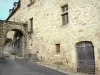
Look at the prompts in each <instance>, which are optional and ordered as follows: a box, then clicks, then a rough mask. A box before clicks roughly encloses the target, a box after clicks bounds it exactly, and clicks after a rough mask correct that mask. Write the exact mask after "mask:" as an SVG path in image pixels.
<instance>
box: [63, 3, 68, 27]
mask: <svg viewBox="0 0 100 75" xmlns="http://www.w3.org/2000/svg"><path fill="white" fill-rule="evenodd" d="M62 24H63V25H66V24H68V5H67V4H66V5H64V6H62Z"/></svg>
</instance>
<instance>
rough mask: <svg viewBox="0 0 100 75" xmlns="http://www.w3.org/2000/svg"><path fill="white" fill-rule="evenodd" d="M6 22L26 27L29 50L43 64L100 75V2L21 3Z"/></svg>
mask: <svg viewBox="0 0 100 75" xmlns="http://www.w3.org/2000/svg"><path fill="white" fill-rule="evenodd" d="M9 11H10V14H9V16H8V18H7V21H14V22H20V23H26V24H27V41H26V43H27V46H26V47H27V50H26V52H31V53H33V54H35V53H38V57H39V59H40V60H41V61H42V63H43V64H46V65H49V66H55V67H58V68H59V69H63V70H71V71H74V72H83V73H91V74H96V75H99V74H100V64H99V63H100V28H99V27H100V0H20V1H19V2H18V3H17V2H16V3H14V8H13V9H10V10H9Z"/></svg>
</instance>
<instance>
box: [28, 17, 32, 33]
mask: <svg viewBox="0 0 100 75" xmlns="http://www.w3.org/2000/svg"><path fill="white" fill-rule="evenodd" d="M28 32H29V33H32V32H33V18H31V19H30V20H29V26H28Z"/></svg>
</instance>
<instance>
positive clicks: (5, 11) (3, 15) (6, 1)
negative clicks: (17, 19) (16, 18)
mask: <svg viewBox="0 0 100 75" xmlns="http://www.w3.org/2000/svg"><path fill="white" fill-rule="evenodd" d="M14 2H18V0H0V20H5V19H7V17H8V15H9V9H12V8H13V3H14Z"/></svg>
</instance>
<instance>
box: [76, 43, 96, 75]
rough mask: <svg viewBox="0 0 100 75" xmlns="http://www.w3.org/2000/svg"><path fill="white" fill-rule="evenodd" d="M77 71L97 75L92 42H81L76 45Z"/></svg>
mask: <svg viewBox="0 0 100 75" xmlns="http://www.w3.org/2000/svg"><path fill="white" fill-rule="evenodd" d="M76 49H77V71H78V72H82V73H88V74H95V57H94V46H93V44H92V42H90V41H81V42H78V43H77V44H76Z"/></svg>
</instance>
